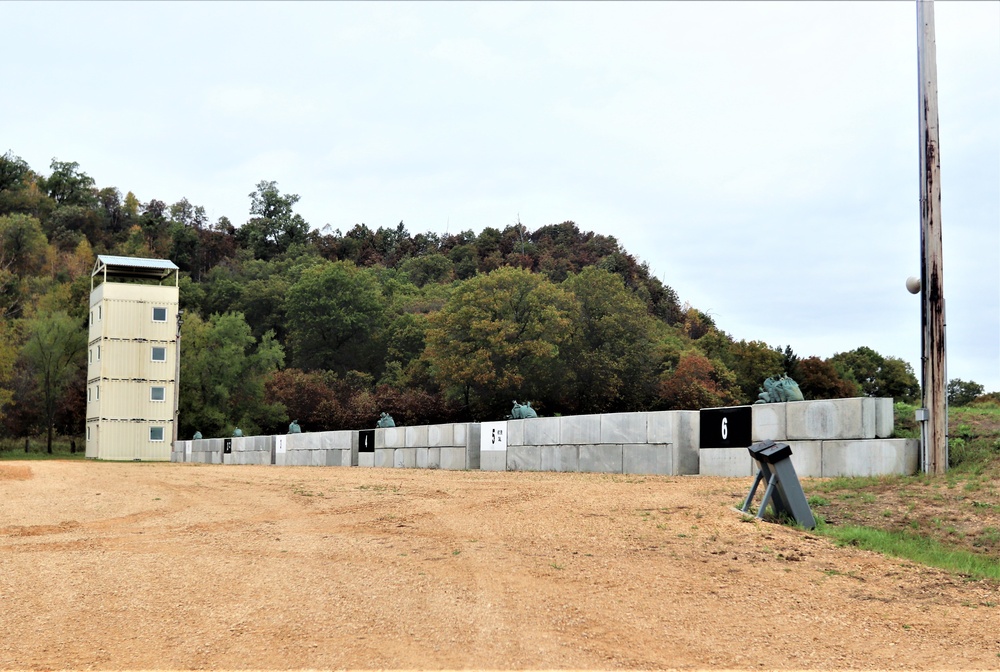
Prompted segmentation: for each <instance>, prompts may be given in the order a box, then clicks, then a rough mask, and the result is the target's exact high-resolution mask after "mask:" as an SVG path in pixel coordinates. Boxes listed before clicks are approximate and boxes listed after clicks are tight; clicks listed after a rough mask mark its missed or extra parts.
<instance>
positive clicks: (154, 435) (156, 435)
mask: <svg viewBox="0 0 1000 672" xmlns="http://www.w3.org/2000/svg"><path fill="white" fill-rule="evenodd" d="M149 440H150V441H163V427H150V428H149Z"/></svg>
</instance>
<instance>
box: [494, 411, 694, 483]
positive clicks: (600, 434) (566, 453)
mask: <svg viewBox="0 0 1000 672" xmlns="http://www.w3.org/2000/svg"><path fill="white" fill-rule="evenodd" d="M495 424H496V423H488V424H487V425H484V426H490V427H492V426H493V425H495ZM698 430H699V414H698V411H656V412H640V413H605V414H601V415H572V416H564V417H558V418H531V419H528V420H508V421H507V424H506V432H507V433H506V451H505V453H504V456H505V457H506V459H505V460H504V461H503V462H501V458H500V457H499V455H496V454H495V453H494V451H492V450H490V451H488V450H485V449H484V450H483V452H482V456H481V459H482V460H483V465H484V466H482V467H481V468H483V469H486V470H502V469H503V468H506V469H507V470H509V471H579V472H598V473H615V474H622V473H625V474H669V475H676V474H697V473H698V465H699V461H698V441H699V435H698ZM496 452H499V451H496Z"/></svg>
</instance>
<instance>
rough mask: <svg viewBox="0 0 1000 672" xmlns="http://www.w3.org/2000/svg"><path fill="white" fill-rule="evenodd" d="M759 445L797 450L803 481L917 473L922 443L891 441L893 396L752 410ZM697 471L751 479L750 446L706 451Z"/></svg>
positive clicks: (796, 463)
mask: <svg viewBox="0 0 1000 672" xmlns="http://www.w3.org/2000/svg"><path fill="white" fill-rule="evenodd" d="M751 411H752V428H751V430H752V431H751V434H752V439H753V441H754V442H757V441H765V440H768V439H771V440H774V441H780V442H783V443H787V444H788V445H789V446H791V448H792V465H793V466H794V467H795V473H796V474H798V475H799V476H803V477H834V476H887V475H892V474H906V475H909V474H914V473H916V472H917V469H918V453H919V449H920V442H919V441H918V440H917V439H890V438H889V437H891V436H892V429H893V403H892V399H890V398H880V399H873V398H870V397H857V398H853V399H828V400H827V399H824V400H816V401H793V402H787V403H782V404H755V405H753V406H751ZM699 457H700V465H699V468H698V472H699V473H700V474H703V475H706V476H738V477H743V476H752V475H753V474H754V466H753V461H752V460H751V459H750V454H749V453H748V452H747V450H746V449H745V448H703V449H701V451H700V456H699Z"/></svg>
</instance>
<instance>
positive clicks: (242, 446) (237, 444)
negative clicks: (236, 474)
mask: <svg viewBox="0 0 1000 672" xmlns="http://www.w3.org/2000/svg"><path fill="white" fill-rule="evenodd" d="M249 439H250V437H248V436H234V437H233V443H232V444H231V448H232V451H233V453H242V452H243V451H244V450H246V449H247V441H248V440H249Z"/></svg>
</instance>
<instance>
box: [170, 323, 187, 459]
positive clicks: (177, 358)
mask: <svg viewBox="0 0 1000 672" xmlns="http://www.w3.org/2000/svg"><path fill="white" fill-rule="evenodd" d="M183 316H184V311H183V310H178V311H177V340H176V341H175V343H174V423H173V424H174V426H173V439H172V440H171V442H170V449H171V450H174V451H176V450H177V435H178V425H179V424H180V422H179V421H180V418H181V411H180V400H181V324H183V323H184V317H183Z"/></svg>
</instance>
